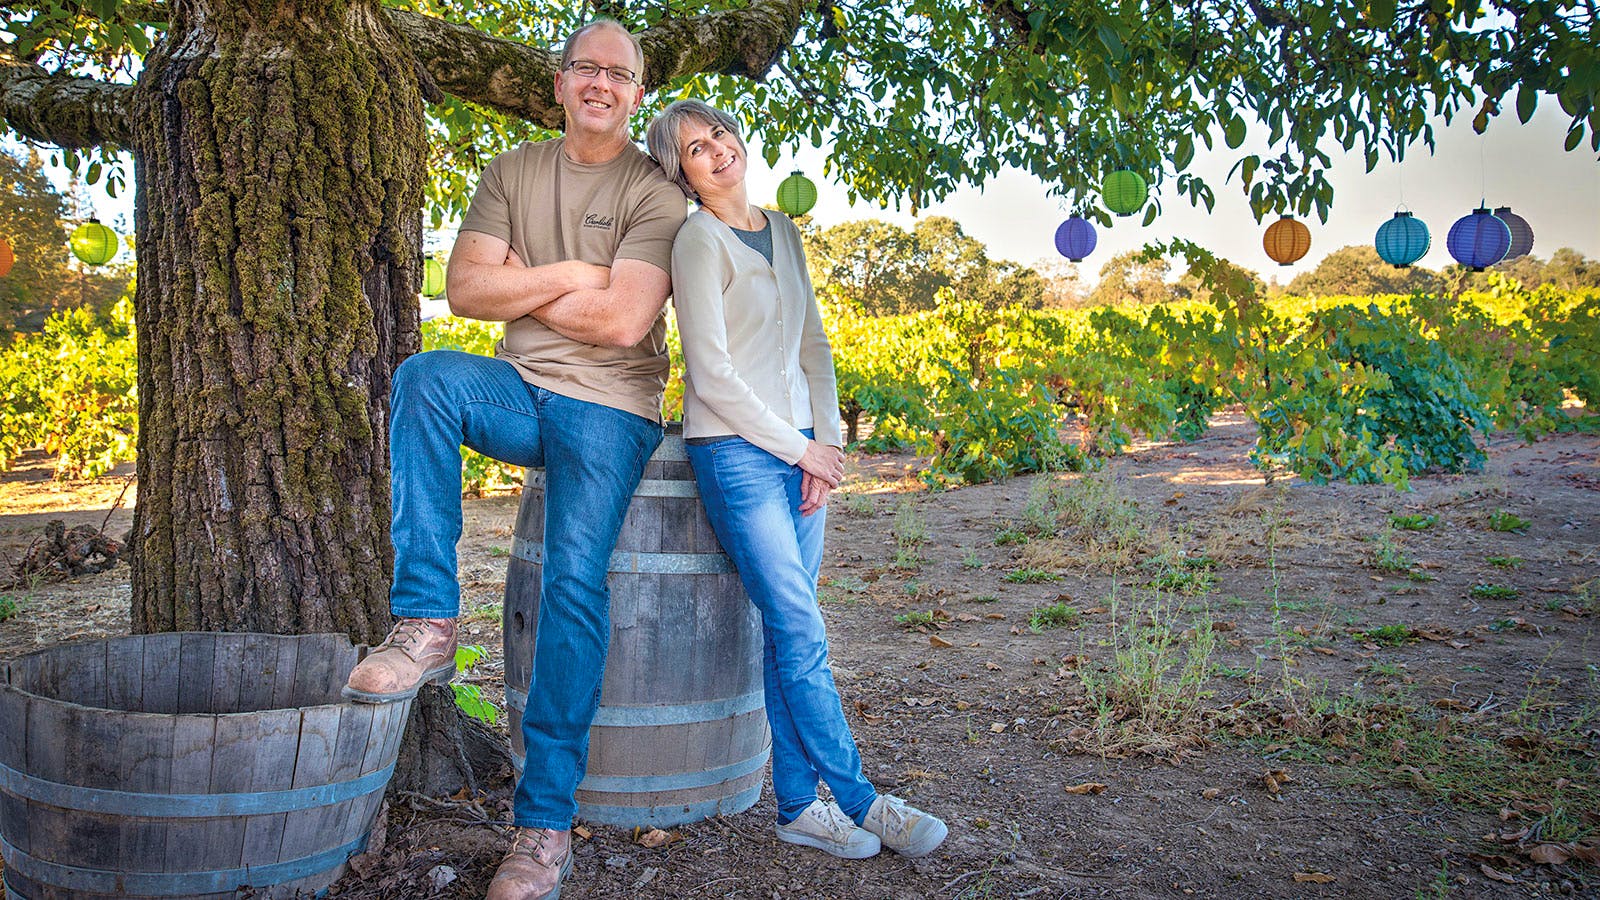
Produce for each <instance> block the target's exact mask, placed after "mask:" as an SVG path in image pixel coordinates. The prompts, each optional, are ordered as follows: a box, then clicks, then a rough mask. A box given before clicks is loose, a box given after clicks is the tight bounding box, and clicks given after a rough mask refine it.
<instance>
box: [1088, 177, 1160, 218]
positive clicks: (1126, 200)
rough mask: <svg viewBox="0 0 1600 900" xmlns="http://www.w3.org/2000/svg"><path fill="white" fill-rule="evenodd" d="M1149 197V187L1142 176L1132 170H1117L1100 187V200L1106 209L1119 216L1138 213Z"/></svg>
mask: <svg viewBox="0 0 1600 900" xmlns="http://www.w3.org/2000/svg"><path fill="white" fill-rule="evenodd" d="M1149 196H1150V186H1149V185H1148V184H1146V183H1145V180H1144V176H1143V175H1140V174H1139V173H1138V172H1135V171H1133V170H1132V169H1118V170H1116V171H1115V172H1112V173H1111V174H1110V175H1107V176H1106V180H1105V181H1104V182H1103V183H1101V185H1100V199H1102V200H1104V201H1105V204H1106V209H1109V210H1111V211H1112V212H1114V213H1116V214H1117V215H1119V216H1131V215H1133V214H1134V213H1136V212H1138V211H1139V210H1140V208H1142V207H1143V206H1144V201H1145V199H1146V198H1147V197H1149Z"/></svg>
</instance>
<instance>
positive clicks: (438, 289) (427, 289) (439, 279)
mask: <svg viewBox="0 0 1600 900" xmlns="http://www.w3.org/2000/svg"><path fill="white" fill-rule="evenodd" d="M442 293H444V266H443V265H441V264H440V263H439V261H438V260H437V259H434V258H433V257H431V256H430V257H428V259H427V261H426V262H424V263H423V264H422V296H424V297H437V296H439V295H440V294H442Z"/></svg>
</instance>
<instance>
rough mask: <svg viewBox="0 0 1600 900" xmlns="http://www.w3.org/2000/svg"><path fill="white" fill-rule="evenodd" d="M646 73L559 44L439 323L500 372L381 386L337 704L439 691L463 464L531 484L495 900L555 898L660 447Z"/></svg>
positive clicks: (616, 32)
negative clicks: (515, 725) (473, 322)
mask: <svg viewBox="0 0 1600 900" xmlns="http://www.w3.org/2000/svg"><path fill="white" fill-rule="evenodd" d="M643 69H644V57H643V53H642V51H641V49H640V47H639V43H638V40H637V39H636V38H635V37H634V36H633V35H631V34H630V33H628V31H627V30H626V29H624V28H623V27H622V26H621V25H619V24H617V23H616V22H613V21H609V20H599V21H596V22H593V23H591V24H589V25H587V26H585V27H583V28H580V29H579V30H578V31H577V32H575V33H574V34H573V35H572V37H571V38H570V39H568V41H567V44H566V47H565V49H564V51H563V53H562V58H561V70H560V72H559V73H558V74H557V75H556V81H555V95H556V99H557V101H559V102H560V103H561V105H562V107H563V108H564V109H565V111H566V134H565V135H564V136H563V137H562V138H559V139H556V140H551V141H545V142H541V143H538V144H524V145H522V146H521V147H518V148H516V149H514V150H510V151H507V152H506V153H504V154H502V155H501V156H499V157H497V158H496V159H495V160H494V161H493V162H491V163H490V164H489V167H488V168H487V169H486V170H485V171H484V173H483V178H482V180H481V181H480V182H479V185H478V190H477V193H476V194H475V195H474V197H473V200H472V205H471V207H470V208H469V209H468V210H467V215H466V217H465V218H464V219H463V221H462V223H461V233H460V235H459V237H458V238H457V240H456V245H455V248H454V250H453V251H452V253H451V255H450V268H449V273H448V276H447V292H448V295H449V300H450V308H451V311H452V312H454V313H455V314H457V315H461V316H468V317H471V318H476V319H487V320H492V321H503V322H505V323H506V332H505V338H504V339H503V340H502V341H501V342H500V343H499V345H498V346H497V347H496V349H495V358H493V359H491V358H488V357H482V356H472V355H469V354H463V353H457V352H453V351H433V352H430V353H423V354H419V355H417V356H414V357H412V358H410V359H408V360H406V362H405V363H404V364H402V365H401V366H400V368H399V369H398V370H397V371H396V372H395V384H394V399H393V403H392V412H391V415H392V424H391V427H390V454H391V461H392V468H393V496H394V528H393V540H394V548H395V565H394V588H393V590H392V592H391V594H390V606H391V609H392V611H393V612H394V614H395V615H396V616H397V617H398V618H399V621H398V622H397V623H396V624H395V626H394V630H393V631H391V632H390V634H389V637H388V638H387V639H385V641H384V642H383V643H382V644H381V645H379V648H378V649H377V650H376V651H375V652H373V653H372V654H370V655H369V656H368V657H367V658H366V659H365V660H363V661H362V662H361V664H360V665H358V666H357V667H356V668H355V670H354V671H352V672H351V673H350V681H349V684H348V685H347V686H346V688H345V694H346V696H348V697H351V698H353V699H356V700H360V701H366V702H374V703H381V702H386V701H391V700H397V699H401V698H404V697H409V696H413V695H415V693H416V691H417V690H418V688H419V687H420V686H421V684H423V683H424V682H427V681H429V680H441V681H446V680H448V679H449V678H450V676H451V675H453V674H454V672H455V649H456V634H455V617H456V616H457V614H458V613H459V605H460V587H459V585H458V584H457V582H456V574H455V565H456V556H455V544H456V541H457V539H458V538H459V537H460V534H461V485H460V465H461V463H460V456H459V452H458V447H459V445H460V444H466V445H467V446H469V447H472V448H473V449H475V450H477V451H479V452H480V453H483V454H485V455H488V456H491V457H494V458H496V459H501V460H504V461H506V462H510V463H513V464H517V465H523V466H543V467H544V469H545V477H546V482H545V483H546V501H545V502H546V509H545V526H544V566H543V578H542V581H541V584H540V603H539V622H538V628H537V636H536V638H535V650H534V665H533V678H532V681H531V683H530V685H529V688H528V704H527V709H526V711H525V713H524V715H523V721H522V729H523V736H524V739H525V745H526V747H527V751H528V763H527V765H526V766H525V767H524V772H523V776H522V779H521V781H520V782H519V783H518V785H517V793H516V798H515V801H514V803H513V807H512V810H513V814H514V817H515V824H516V826H517V829H516V834H515V836H514V838H513V840H512V846H511V850H510V851H509V852H508V853H507V854H506V857H505V859H504V860H503V861H502V862H501V864H500V868H499V870H498V871H497V872H496V873H495V877H494V880H493V881H492V882H491V883H490V887H489V898H490V900H510V898H517V900H537V898H547V897H548V898H554V897H556V896H557V895H558V894H559V892H560V884H561V878H562V877H563V876H564V875H565V874H566V872H567V871H568V869H570V867H571V859H572V858H571V852H570V851H571V832H570V830H569V829H570V828H571V826H572V818H573V816H574V815H575V814H576V812H577V804H576V803H575V801H574V799H573V792H574V790H575V789H576V787H577V784H578V781H579V779H581V778H582V777H583V773H584V767H585V762H586V756H587V753H588V742H589V737H588V733H589V725H590V723H591V721H592V720H593V718H594V715H595V710H596V708H597V706H598V703H599V697H600V678H601V673H602V671H603V668H604V665H605V655H606V646H607V642H608V639H609V636H610V625H609V615H608V613H609V596H608V592H607V590H606V584H605V578H606V569H607V563H608V561H609V559H610V555H611V551H612V549H613V548H614V547H615V545H616V541H617V535H618V532H619V531H620V529H621V526H622V519H623V515H624V514H625V513H626V512H627V509H628V502H629V499H630V498H631V496H632V494H633V491H634V489H635V488H636V487H637V486H638V483H639V478H640V476H641V474H642V473H643V471H644V464H645V461H646V460H648V459H649V457H650V454H651V453H652V452H654V450H655V448H656V445H657V444H659V443H660V441H661V422H660V417H661V395H662V391H663V389H664V387H665V384H666V376H667V355H666V340H665V337H666V323H665V318H664V317H663V316H662V315H661V311H662V307H663V305H664V304H665V302H666V298H667V294H668V292H669V289H670V278H669V276H668V274H667V273H668V272H669V271H670V269H671V253H672V239H673V237H674V236H675V235H676V234H677V231H678V226H679V225H681V224H682V223H683V219H684V216H685V213H686V206H687V204H686V203H685V201H684V197H683V194H682V192H681V191H680V190H679V189H678V188H677V187H676V186H674V185H673V184H672V183H671V182H670V181H668V180H667V179H666V178H665V177H664V176H663V175H662V174H661V171H660V169H659V168H658V167H657V166H656V165H655V163H654V162H653V161H652V160H651V159H650V158H649V157H648V156H645V155H644V154H643V153H642V152H641V151H639V150H638V149H637V148H636V147H634V146H633V144H632V142H631V141H630V140H629V135H628V119H629V116H630V115H631V114H632V113H633V112H634V111H636V110H637V109H638V108H639V103H640V101H641V100H642V98H643V93H644V88H643V86H642V85H641V83H640V80H641V75H642V72H643Z"/></svg>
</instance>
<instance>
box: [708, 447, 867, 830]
mask: <svg viewBox="0 0 1600 900" xmlns="http://www.w3.org/2000/svg"><path fill="white" fill-rule="evenodd" d="M807 437H810V433H809V432H807ZM689 463H690V465H692V466H693V467H694V475H695V481H696V482H697V483H698V484H699V486H700V497H701V499H702V500H703V501H704V502H705V506H706V514H707V516H708V517H709V518H710V519H711V527H712V529H713V530H714V531H716V534H717V540H718V541H720V542H721V543H722V549H723V550H725V551H727V554H728V555H729V556H730V557H732V559H733V563H734V565H735V566H736V567H737V568H738V570H739V580H740V581H741V582H743V584H744V588H745V591H746V592H747V593H748V594H749V595H750V599H751V600H752V601H753V602H754V603H755V605H756V608H757V609H759V610H760V611H761V630H762V632H763V638H764V640H763V652H762V673H763V677H764V681H765V689H766V702H767V721H768V722H769V723H770V724H771V725H772V789H773V793H774V794H776V795H777V800H778V816H779V818H780V819H781V820H783V821H789V820H791V819H793V818H794V817H795V816H797V815H799V814H800V813H801V812H803V811H805V808H806V807H807V806H810V805H811V801H813V800H815V799H817V781H818V779H819V778H820V779H821V780H822V781H824V782H826V783H827V785H828V787H829V788H830V789H831V790H832V791H833V797H834V799H835V800H836V801H837V802H838V804H839V807H840V808H841V809H843V810H844V813H845V815H847V816H849V817H850V818H852V819H855V820H856V821H857V822H860V821H861V820H862V819H863V818H865V817H866V814H867V809H868V808H869V807H871V806H872V801H873V800H874V799H876V797H877V792H876V791H875V790H874V789H873V787H872V784H871V783H870V782H868V781H867V780H866V778H865V777H863V776H862V774H861V755H860V753H859V752H857V750H856V742H855V737H854V736H852V735H851V734H850V726H849V725H848V724H846V722H845V719H844V710H843V709H842V708H841V706H840V703H839V691H838V689H837V688H836V687H835V686H834V683H833V670H832V669H830V668H829V667H828V636H827V634H826V633H825V632H824V630H823V623H822V611H821V610H820V609H819V608H818V606H817V571H818V569H819V567H820V566H821V565H822V539H823V532H824V527H825V525H826V521H827V510H826V509H825V508H824V509H822V510H818V511H817V512H816V513H813V514H812V515H810V516H802V515H800V479H801V471H800V468H799V467H798V466H791V465H788V464H787V463H785V462H784V461H783V460H781V459H778V458H777V457H776V456H773V455H772V454H770V453H768V452H767V451H765V450H762V449H761V448H759V447H756V446H755V445H753V444H751V443H749V442H747V441H745V440H744V439H742V438H727V439H724V440H721V441H715V442H712V443H709V444H699V445H696V444H690V445H689Z"/></svg>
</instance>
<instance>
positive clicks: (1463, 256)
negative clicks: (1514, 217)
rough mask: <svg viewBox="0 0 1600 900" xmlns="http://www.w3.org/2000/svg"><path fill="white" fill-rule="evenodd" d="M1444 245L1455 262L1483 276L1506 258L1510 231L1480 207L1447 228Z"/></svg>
mask: <svg viewBox="0 0 1600 900" xmlns="http://www.w3.org/2000/svg"><path fill="white" fill-rule="evenodd" d="M1444 244H1445V246H1446V247H1447V248H1449V250H1450V255H1451V256H1453V257H1455V258H1456V262H1458V263H1461V264H1462V265H1463V266H1466V267H1467V268H1469V269H1471V270H1472V271H1474V272H1482V271H1483V270H1484V269H1486V268H1488V267H1489V266H1492V265H1494V264H1495V263H1497V262H1499V261H1500V260H1502V259H1505V258H1506V251H1507V250H1510V249H1511V229H1510V228H1507V227H1506V223H1504V222H1502V221H1500V220H1499V219H1497V218H1495V217H1494V214H1493V213H1491V212H1489V208H1488V207H1486V206H1480V207H1478V208H1477V209H1475V210H1473V211H1472V212H1471V213H1469V214H1467V215H1465V216H1462V217H1461V218H1459V219H1457V220H1456V223H1455V224H1454V225H1451V226H1450V234H1449V235H1447V236H1446V237H1445V240H1444Z"/></svg>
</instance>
